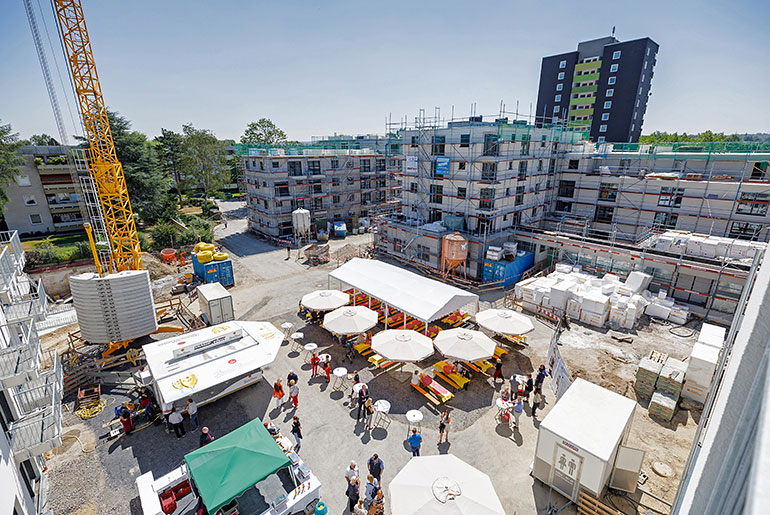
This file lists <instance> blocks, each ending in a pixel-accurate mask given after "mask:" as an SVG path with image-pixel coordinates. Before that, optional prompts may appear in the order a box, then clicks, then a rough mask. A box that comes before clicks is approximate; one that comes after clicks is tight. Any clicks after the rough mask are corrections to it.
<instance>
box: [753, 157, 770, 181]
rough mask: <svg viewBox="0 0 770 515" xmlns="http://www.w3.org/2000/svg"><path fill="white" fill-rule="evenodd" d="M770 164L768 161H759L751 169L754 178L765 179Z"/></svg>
mask: <svg viewBox="0 0 770 515" xmlns="http://www.w3.org/2000/svg"><path fill="white" fill-rule="evenodd" d="M769 164H770V162H768V161H757V162H755V163H754V166H753V167H752V169H751V178H752V179H764V178H765V173H766V172H767V167H768V165H769Z"/></svg>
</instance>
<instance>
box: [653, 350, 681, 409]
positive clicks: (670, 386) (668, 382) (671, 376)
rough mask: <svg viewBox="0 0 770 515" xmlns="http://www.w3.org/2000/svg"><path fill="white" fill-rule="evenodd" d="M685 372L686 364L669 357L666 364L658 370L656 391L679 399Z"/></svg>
mask: <svg viewBox="0 0 770 515" xmlns="http://www.w3.org/2000/svg"><path fill="white" fill-rule="evenodd" d="M686 371H687V363H685V362H684V361H679V360H678V359H674V358H671V357H669V358H668V359H667V360H666V364H665V365H663V367H661V369H660V375H659V376H658V381H657V383H656V384H655V386H656V387H657V389H658V390H663V391H664V392H668V393H670V394H671V395H673V396H675V397H676V398H677V399H678V398H679V394H680V393H682V385H683V384H684V374H685V372H686Z"/></svg>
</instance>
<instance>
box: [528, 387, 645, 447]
mask: <svg viewBox="0 0 770 515" xmlns="http://www.w3.org/2000/svg"><path fill="white" fill-rule="evenodd" d="M635 408H636V402H635V401H633V400H631V399H628V398H626V397H623V396H622V395H619V394H617V393H615V392H611V391H610V390H607V389H606V388H602V387H601V386H598V385H595V384H593V383H589V382H588V381H586V380H584V379H580V378H578V379H575V381H574V382H573V383H572V384H571V385H570V387H569V388H568V389H567V391H566V392H565V393H564V395H563V396H562V397H561V399H559V400H558V401H557V402H556V405H555V406H554V407H553V408H551V411H550V412H548V415H546V416H545V418H544V419H543V421H542V422H541V423H540V430H541V431H542V430H543V429H546V430H548V431H550V432H551V433H553V434H555V435H557V436H559V437H560V438H563V439H565V440H567V441H568V442H569V443H571V444H573V445H575V446H577V447H579V448H580V449H582V450H584V451H585V452H588V453H589V454H592V455H594V456H596V457H597V458H599V459H601V460H603V461H609V459H610V457H611V456H612V453H613V452H614V451H615V448H616V447H617V445H618V443H619V442H620V439H621V438H622V437H623V431H624V430H625V428H626V425H627V424H628V421H629V420H630V419H631V417H633V416H634V409H635Z"/></svg>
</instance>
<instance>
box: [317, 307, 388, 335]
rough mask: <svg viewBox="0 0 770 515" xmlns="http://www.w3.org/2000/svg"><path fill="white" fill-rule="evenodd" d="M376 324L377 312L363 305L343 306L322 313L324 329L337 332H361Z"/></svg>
mask: <svg viewBox="0 0 770 515" xmlns="http://www.w3.org/2000/svg"><path fill="white" fill-rule="evenodd" d="M375 325H377V312H376V311H372V310H371V309H369V308H365V307H363V306H345V307H342V308H339V309H335V310H334V311H332V312H331V313H326V315H324V329H326V330H327V331H330V332H332V333H337V334H361V333H363V332H364V331H368V330H369V329H371V328H372V327H374V326H375Z"/></svg>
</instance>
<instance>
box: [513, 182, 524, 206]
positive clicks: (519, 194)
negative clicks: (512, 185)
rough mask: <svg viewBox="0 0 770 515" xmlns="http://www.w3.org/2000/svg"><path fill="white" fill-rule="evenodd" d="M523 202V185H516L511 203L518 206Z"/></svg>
mask: <svg viewBox="0 0 770 515" xmlns="http://www.w3.org/2000/svg"><path fill="white" fill-rule="evenodd" d="M523 203H524V186H516V197H515V199H514V202H513V204H514V205H516V206H520V205H522V204H523Z"/></svg>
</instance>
